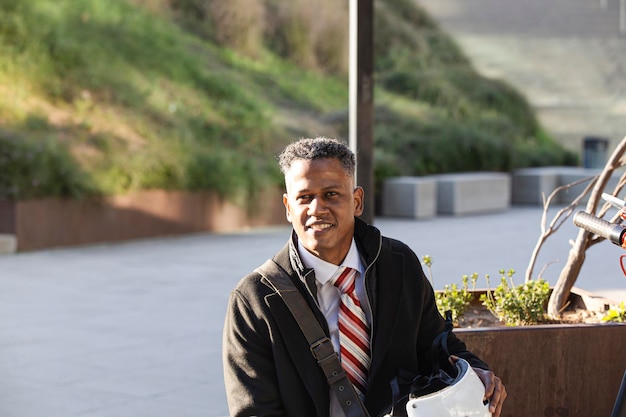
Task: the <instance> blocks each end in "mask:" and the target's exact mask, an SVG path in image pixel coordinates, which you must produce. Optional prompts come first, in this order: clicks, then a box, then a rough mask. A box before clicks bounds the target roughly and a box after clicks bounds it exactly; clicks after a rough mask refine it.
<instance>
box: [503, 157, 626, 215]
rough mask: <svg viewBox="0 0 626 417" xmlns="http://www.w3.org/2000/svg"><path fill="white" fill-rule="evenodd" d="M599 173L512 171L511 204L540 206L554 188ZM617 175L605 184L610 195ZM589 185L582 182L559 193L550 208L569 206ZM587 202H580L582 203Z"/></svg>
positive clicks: (586, 170)
mask: <svg viewBox="0 0 626 417" xmlns="http://www.w3.org/2000/svg"><path fill="white" fill-rule="evenodd" d="M600 172H601V170H599V169H592V168H581V167H568V166H556V167H535V168H521V169H517V170H515V171H513V174H512V184H513V185H512V195H511V201H512V202H513V204H520V205H524V204H533V205H542V204H543V196H542V195H545V197H546V198H548V196H549V195H550V193H552V191H554V190H555V189H556V188H557V187H560V186H562V185H567V184H571V183H573V182H575V181H578V180H582V179H584V178H588V177H592V176H594V175H598V174H599V173H600ZM620 176H621V173H620V172H618V173H614V174H613V176H612V177H611V179H610V180H609V182H608V184H607V186H606V187H605V190H606V191H607V192H611V191H612V190H613V188H614V187H615V186H616V185H617V182H618V181H619V178H620ZM588 184H589V182H583V183H581V184H578V185H575V186H573V187H571V188H569V189H567V190H563V191H561V192H559V194H558V195H556V196H555V198H554V199H553V200H552V203H553V204H569V203H571V202H572V201H573V200H574V199H575V198H576V197H578V196H579V195H580V193H582V192H583V191H584V189H585V187H586V186H587V185H588ZM586 201H587V198H585V199H584V200H583V202H586Z"/></svg>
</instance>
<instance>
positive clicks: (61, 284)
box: [0, 207, 626, 417]
mask: <svg viewBox="0 0 626 417" xmlns="http://www.w3.org/2000/svg"><path fill="white" fill-rule="evenodd" d="M540 218H541V211H540V210H539V209H537V208H520V207H516V208H513V209H511V210H509V211H506V212H503V213H497V214H491V215H480V216H468V217H437V218H434V219H431V220H422V221H413V220H397V219H382V218H381V219H377V221H376V225H377V226H378V227H379V228H380V229H381V230H382V231H383V232H384V233H385V234H387V235H389V236H392V237H396V238H399V239H401V240H404V241H405V242H407V243H408V244H410V245H411V247H413V248H414V250H415V251H416V252H417V253H418V255H419V256H423V255H426V254H429V255H431V256H432V257H433V258H434V264H433V273H434V280H435V285H436V286H437V287H439V288H440V287H442V286H443V285H444V284H446V283H453V282H459V283H460V279H461V276H462V275H463V274H471V273H472V272H478V273H479V275H480V276H481V278H482V277H483V276H484V274H486V273H489V274H491V276H492V277H497V276H498V270H499V269H500V268H506V269H509V268H514V269H516V270H517V271H518V273H517V274H516V278H517V282H522V280H523V271H524V270H525V268H526V265H527V263H528V259H529V256H530V253H531V251H532V248H533V247H534V245H535V242H536V240H537V237H538V236H539V221H540ZM576 231H577V230H576V228H575V227H574V226H573V225H572V224H571V222H567V223H566V224H565V225H564V226H563V228H562V230H561V231H559V232H558V233H557V235H555V236H553V237H552V238H551V240H549V241H548V244H547V245H546V246H545V251H544V253H543V254H542V256H541V257H540V262H539V264H538V269H541V267H542V266H543V265H544V264H546V263H549V262H552V261H560V264H553V265H551V266H550V267H549V268H548V269H547V271H546V278H548V279H549V280H550V281H551V282H554V281H555V280H556V277H557V276H558V273H559V271H560V267H561V266H562V264H563V262H564V260H565V258H566V256H567V251H568V243H567V239H569V238H572V239H573V238H575V235H576ZM288 233H289V230H288V228H287V227H277V228H271V229H260V230H255V231H252V232H248V233H240V234H229V235H216V234H202V235H194V236H187V237H180V238H169V239H155V240H146V241H138V242H131V243H124V244H116V245H98V246H90V247H80V248H70V249H61V250H47V251H41V252H33V253H20V254H15V255H4V256H0V375H2V377H1V378H0V416H2V417H144V416H145V417H196V416H198V417H200V416H202V417H211V416H225V415H227V414H228V412H227V407H226V403H225V394H224V388H223V382H222V365H221V353H220V351H221V329H222V322H223V317H224V311H225V306H226V302H227V298H228V294H229V291H230V289H231V288H232V287H233V286H234V285H235V284H236V282H237V281H238V280H239V278H240V277H241V276H242V275H244V274H245V273H247V272H249V271H250V270H251V269H253V268H254V267H255V266H257V265H258V264H260V263H261V262H262V261H264V260H265V259H266V258H267V257H269V256H271V255H272V254H273V253H274V252H275V251H276V250H278V249H279V248H280V247H281V246H282V245H283V244H284V243H285V242H286V240H287V236H288ZM620 254H622V251H621V249H619V248H617V247H615V246H613V245H611V244H610V243H606V242H605V243H603V244H600V245H597V246H595V247H594V248H593V249H592V250H591V251H590V253H589V254H588V259H587V261H586V263H585V266H584V268H583V271H582V274H581V277H580V278H579V281H578V283H577V285H578V286H580V287H582V288H583V289H587V290H597V291H600V292H603V293H605V294H610V295H611V296H616V295H617V296H621V295H622V294H623V293H624V291H623V290H624V289H626V278H624V277H623V276H622V274H621V271H620V269H619V261H618V258H619V255H620ZM479 285H481V284H480V283H479ZM625 296H626V295H625Z"/></svg>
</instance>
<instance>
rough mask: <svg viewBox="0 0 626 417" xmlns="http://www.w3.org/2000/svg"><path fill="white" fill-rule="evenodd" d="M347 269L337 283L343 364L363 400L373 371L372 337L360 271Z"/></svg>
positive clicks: (335, 281)
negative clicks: (358, 292)
mask: <svg viewBox="0 0 626 417" xmlns="http://www.w3.org/2000/svg"><path fill="white" fill-rule="evenodd" d="M344 268H345V269H344V270H343V271H341V272H340V273H339V275H338V276H336V278H335V280H334V282H333V284H334V285H335V286H336V287H337V288H339V291H341V302H340V303H339V345H340V356H341V365H342V367H343V369H344V370H345V371H346V373H347V374H348V379H350V382H352V385H354V387H355V388H356V390H357V393H358V394H359V395H360V396H361V398H363V397H364V395H365V389H366V388H367V374H368V372H369V368H370V360H371V359H370V358H371V355H370V336H369V326H368V325H367V319H366V317H365V312H364V311H363V308H362V307H361V302H360V301H359V299H358V297H357V295H356V292H355V288H356V285H355V280H356V273H357V271H356V270H355V269H352V268H348V267H344Z"/></svg>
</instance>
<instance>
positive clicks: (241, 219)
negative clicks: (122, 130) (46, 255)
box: [0, 190, 287, 251]
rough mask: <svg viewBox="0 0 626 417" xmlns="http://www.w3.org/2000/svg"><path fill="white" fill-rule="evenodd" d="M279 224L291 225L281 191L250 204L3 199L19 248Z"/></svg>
mask: <svg viewBox="0 0 626 417" xmlns="http://www.w3.org/2000/svg"><path fill="white" fill-rule="evenodd" d="M247 203H249V202H247ZM278 224H287V221H286V219H285V208H284V206H283V204H282V191H280V190H266V191H265V192H263V193H261V194H260V195H258V196H255V198H254V201H253V204H250V205H249V207H248V208H246V207H243V206H242V205H237V204H234V203H231V202H229V201H226V200H224V199H222V198H220V197H219V196H217V195H216V194H214V193H209V192H200V193H191V192H181V191H162V190H151V191H142V192H136V193H132V194H127V195H122V196H113V197H107V198H102V199H84V200H75V199H55V198H48V199H41V200H28V201H17V202H9V201H0V234H1V233H9V234H13V235H15V236H16V237H17V245H18V251H29V250H36V249H44V248H49V247H55V246H71V245H82V244H90V243H97V242H115V241H122V240H130V239H140V238H150V237H157V236H171V235H179V234H185V233H199V232H207V231H208V232H230V231H235V230H241V229H244V228H247V227H253V226H264V225H278Z"/></svg>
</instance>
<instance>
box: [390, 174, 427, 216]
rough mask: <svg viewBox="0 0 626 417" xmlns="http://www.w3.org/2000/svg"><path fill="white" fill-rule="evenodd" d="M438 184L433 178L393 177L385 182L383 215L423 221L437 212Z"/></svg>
mask: <svg viewBox="0 0 626 417" xmlns="http://www.w3.org/2000/svg"><path fill="white" fill-rule="evenodd" d="M436 203H437V183H436V181H435V179H434V178H432V177H428V176H426V177H393V178H388V179H386V180H384V181H383V190H382V204H381V205H382V215H383V216H389V217H410V218H413V219H422V218H428V217H433V216H435V214H436V212H437V208H436Z"/></svg>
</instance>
